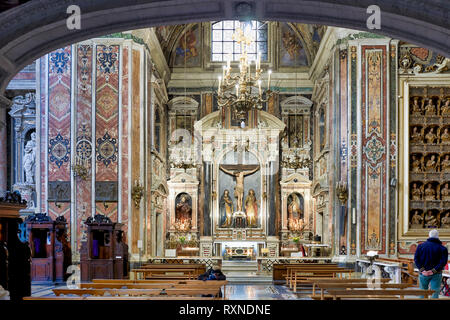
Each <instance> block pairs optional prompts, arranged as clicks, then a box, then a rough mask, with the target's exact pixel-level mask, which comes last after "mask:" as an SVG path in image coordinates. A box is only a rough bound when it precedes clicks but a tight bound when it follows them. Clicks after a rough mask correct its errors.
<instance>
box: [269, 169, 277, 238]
mask: <svg viewBox="0 0 450 320" xmlns="http://www.w3.org/2000/svg"><path fill="white" fill-rule="evenodd" d="M275 164H276V162H275V161H270V162H269V176H268V184H269V194H268V202H269V219H268V235H269V236H275V235H276V207H275V197H276V184H277V183H278V181H277V175H276V172H275V170H276V168H275Z"/></svg>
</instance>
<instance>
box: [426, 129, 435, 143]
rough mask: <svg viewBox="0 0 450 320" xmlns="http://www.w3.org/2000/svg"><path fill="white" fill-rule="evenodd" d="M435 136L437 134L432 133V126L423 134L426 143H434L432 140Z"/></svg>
mask: <svg viewBox="0 0 450 320" xmlns="http://www.w3.org/2000/svg"><path fill="white" fill-rule="evenodd" d="M436 138H437V136H436V134H435V133H434V128H431V129H430V132H428V133H427V134H426V135H425V139H426V140H427V143H430V144H432V143H434V141H435V140H436Z"/></svg>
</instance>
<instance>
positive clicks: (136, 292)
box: [53, 288, 220, 299]
mask: <svg viewBox="0 0 450 320" xmlns="http://www.w3.org/2000/svg"><path fill="white" fill-rule="evenodd" d="M219 290H220V288H194V289H188V288H184V289H172V288H170V289H162V290H161V289H53V292H54V293H55V295H56V296H61V295H66V296H67V295H77V296H84V295H89V296H102V297H105V294H107V295H108V296H107V297H110V298H111V299H114V298H115V297H116V296H166V297H172V296H189V297H194V296H202V295H212V296H213V297H216V298H217V297H218V295H219Z"/></svg>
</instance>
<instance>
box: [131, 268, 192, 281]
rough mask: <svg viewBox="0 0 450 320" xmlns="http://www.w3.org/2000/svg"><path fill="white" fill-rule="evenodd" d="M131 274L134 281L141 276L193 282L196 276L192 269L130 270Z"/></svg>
mask: <svg viewBox="0 0 450 320" xmlns="http://www.w3.org/2000/svg"><path fill="white" fill-rule="evenodd" d="M130 273H131V274H133V275H134V279H138V278H139V275H140V274H142V275H143V277H144V279H164V280H166V279H167V280H170V279H174V280H183V279H185V280H195V279H197V277H198V275H197V273H196V269H194V268H178V269H151V268H147V269H132V270H131V272H130Z"/></svg>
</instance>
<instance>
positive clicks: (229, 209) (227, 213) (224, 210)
mask: <svg viewBox="0 0 450 320" xmlns="http://www.w3.org/2000/svg"><path fill="white" fill-rule="evenodd" d="M219 205H220V213H221V216H222V217H225V221H224V223H223V224H222V227H231V224H232V222H233V212H234V206H233V199H232V198H231V197H230V192H229V191H228V190H225V191H224V192H223V195H222V198H221V199H220V204H219Z"/></svg>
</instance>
